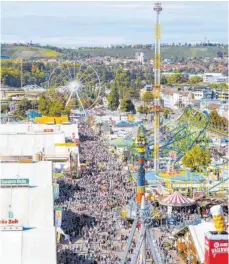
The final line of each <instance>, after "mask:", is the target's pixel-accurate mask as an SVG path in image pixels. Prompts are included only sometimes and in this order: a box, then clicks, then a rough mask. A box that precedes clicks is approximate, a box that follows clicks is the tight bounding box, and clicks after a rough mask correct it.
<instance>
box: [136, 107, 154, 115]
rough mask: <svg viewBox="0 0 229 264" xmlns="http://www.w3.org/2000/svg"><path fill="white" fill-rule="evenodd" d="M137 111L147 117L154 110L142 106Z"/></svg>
mask: <svg viewBox="0 0 229 264" xmlns="http://www.w3.org/2000/svg"><path fill="white" fill-rule="evenodd" d="M137 111H138V112H139V113H140V114H146V115H148V114H149V113H151V112H152V108H151V107H150V106H144V105H140V106H139V107H138V108H137Z"/></svg>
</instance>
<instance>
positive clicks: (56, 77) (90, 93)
mask: <svg viewBox="0 0 229 264" xmlns="http://www.w3.org/2000/svg"><path fill="white" fill-rule="evenodd" d="M101 86H102V83H101V80H100V78H99V74H98V72H97V71H96V66H93V65H90V64H88V63H83V62H78V61H76V62H64V63H61V64H60V65H58V66H57V67H56V68H54V70H53V71H52V72H51V74H50V76H49V80H48V87H49V89H51V88H57V89H59V91H60V92H61V93H63V94H64V96H65V97H66V99H67V100H66V104H65V107H67V106H68V105H69V104H71V105H72V104H73V105H75V106H77V107H78V108H79V109H80V110H81V111H83V113H84V114H85V115H87V111H88V110H90V109H92V108H93V107H94V106H95V105H96V103H97V102H98V100H99V99H100V92H101Z"/></svg>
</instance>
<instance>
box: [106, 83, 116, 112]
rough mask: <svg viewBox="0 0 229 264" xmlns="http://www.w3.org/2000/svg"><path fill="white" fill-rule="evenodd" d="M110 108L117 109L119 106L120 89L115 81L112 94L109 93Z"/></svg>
mask: <svg viewBox="0 0 229 264" xmlns="http://www.w3.org/2000/svg"><path fill="white" fill-rule="evenodd" d="M107 99H108V109H110V110H112V111H115V110H117V108H118V106H119V91H118V85H117V82H116V81H114V83H113V84H112V87H111V91H110V94H109V95H108V98H107Z"/></svg>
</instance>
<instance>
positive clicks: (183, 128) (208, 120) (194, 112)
mask: <svg viewBox="0 0 229 264" xmlns="http://www.w3.org/2000/svg"><path fill="white" fill-rule="evenodd" d="M187 110H188V111H189V112H190V116H191V117H195V116H196V115H197V114H199V113H200V114H203V115H204V116H205V117H206V118H207V120H206V122H205V125H204V127H203V128H202V129H201V130H200V131H199V132H198V131H194V132H192V133H188V134H187V135H183V136H182V137H180V138H178V139H175V138H176V136H177V135H179V134H180V133H182V131H184V130H185V129H186V128H187V127H188V126H189V125H188V124H184V125H185V126H183V127H182V128H181V129H179V125H177V123H178V122H179V120H181V118H182V117H183V116H184V114H185V113H186V111H187ZM173 122H174V123H175V128H173V129H172V130H170V131H168V132H165V135H169V134H170V139H169V140H168V141H167V142H166V143H165V144H164V145H163V146H161V147H160V151H164V150H166V149H167V148H168V146H170V145H172V144H174V143H175V142H179V141H180V140H181V139H185V138H189V139H190V140H191V141H192V142H191V144H190V143H189V144H188V145H187V150H190V149H191V148H192V147H193V146H194V145H195V144H196V142H197V141H198V140H199V139H200V137H201V136H202V135H203V134H204V133H205V131H206V129H207V127H208V125H209V122H210V117H209V114H208V112H206V111H203V112H202V111H199V110H196V109H193V108H192V107H191V106H190V105H188V106H187V107H186V108H185V109H184V111H183V112H182V114H181V115H179V117H178V118H176V119H175V120H172V121H170V122H169V123H167V124H165V125H164V126H168V125H169V124H171V123H173ZM176 130H178V131H176ZM174 131H176V132H175V133H174V134H172V132H174ZM195 134H197V135H196V137H195V138H194V139H191V138H190V137H191V136H192V135H195ZM150 144H152V142H150ZM174 147H175V146H174ZM168 150H169V149H168ZM180 153H181V154H180ZM178 154H179V156H178V157H177V159H176V160H175V163H176V162H178V161H179V160H180V159H181V158H182V157H183V155H184V151H178Z"/></svg>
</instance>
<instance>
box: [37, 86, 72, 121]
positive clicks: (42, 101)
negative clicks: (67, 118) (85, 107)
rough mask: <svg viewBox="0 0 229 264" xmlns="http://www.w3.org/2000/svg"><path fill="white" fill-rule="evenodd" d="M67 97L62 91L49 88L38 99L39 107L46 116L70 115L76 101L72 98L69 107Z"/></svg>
mask: <svg viewBox="0 0 229 264" xmlns="http://www.w3.org/2000/svg"><path fill="white" fill-rule="evenodd" d="M67 99H68V98H66V97H65V96H64V95H63V94H62V93H60V92H59V91H57V90H55V89H54V88H53V89H49V90H48V91H46V92H45V93H43V94H42V95H41V96H40V97H39V100H38V109H39V111H40V113H41V114H42V115H44V116H61V115H70V113H71V109H72V108H73V105H74V101H73V100H71V101H70V103H69V104H68V106H67V107H65V105H66V103H67Z"/></svg>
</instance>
